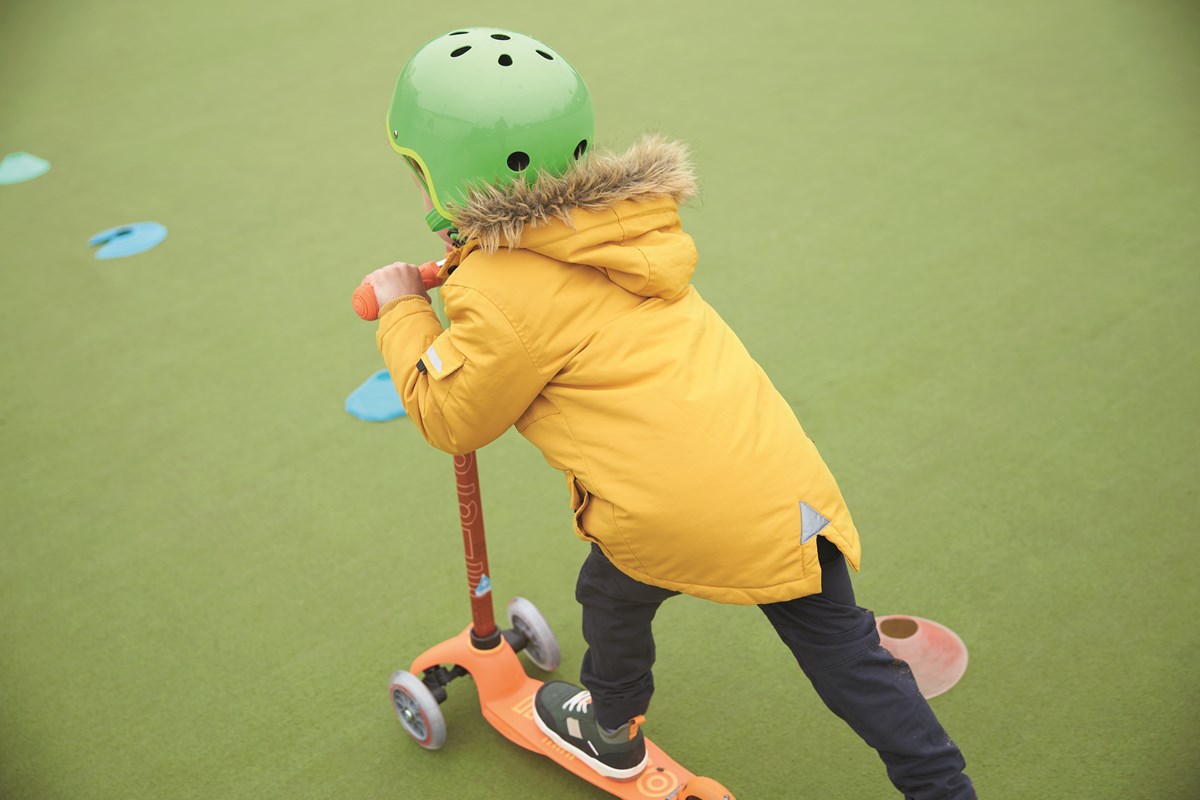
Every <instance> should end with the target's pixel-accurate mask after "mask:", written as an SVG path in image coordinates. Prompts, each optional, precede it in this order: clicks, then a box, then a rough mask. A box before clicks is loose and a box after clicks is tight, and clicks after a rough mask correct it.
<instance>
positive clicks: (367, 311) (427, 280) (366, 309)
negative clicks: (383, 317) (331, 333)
mask: <svg viewBox="0 0 1200 800" xmlns="http://www.w3.org/2000/svg"><path fill="white" fill-rule="evenodd" d="M441 269H442V265H441V264H440V263H438V262H437V261H426V262H425V263H424V264H422V265H421V266H419V267H417V271H418V272H420V273H421V283H423V284H425V288H426V289H433V288H436V287H438V286H441V285H442V282H441V281H440V280H438V272H439V271H440V270H441ZM350 303H351V305H353V306H354V313H355V314H358V316H360V317H362V318H363V319H365V320H366V321H368V322H370V321H371V320H375V319H379V299H378V298H377V297H375V287H373V286H371V284H369V283H364V284H363V285H362V286H359V287H358V288H357V289H355V290H354V297H353V298H351V300H350Z"/></svg>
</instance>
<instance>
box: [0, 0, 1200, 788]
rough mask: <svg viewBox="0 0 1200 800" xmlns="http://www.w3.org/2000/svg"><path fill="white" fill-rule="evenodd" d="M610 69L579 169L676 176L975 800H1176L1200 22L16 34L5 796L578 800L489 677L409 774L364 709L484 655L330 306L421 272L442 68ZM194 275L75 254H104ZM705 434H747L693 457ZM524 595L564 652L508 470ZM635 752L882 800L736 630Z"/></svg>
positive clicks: (457, 701)
mask: <svg viewBox="0 0 1200 800" xmlns="http://www.w3.org/2000/svg"><path fill="white" fill-rule="evenodd" d="M472 24H495V25H501V26H508V27H512V28H515V29H517V30H522V31H525V32H528V33H530V34H532V35H535V36H538V37H540V38H543V39H545V40H546V41H547V42H550V43H552V45H553V46H554V47H555V48H556V49H558V50H559V51H561V52H562V53H563V54H565V55H567V56H568V57H569V58H571V59H572V60H573V62H574V63H575V65H576V66H577V67H578V68H579V69H580V70H581V71H582V72H583V74H584V75H585V76H586V78H587V81H588V83H589V85H590V87H591V90H592V93H593V95H594V97H595V101H596V108H597V114H598V120H599V123H598V136H599V139H600V140H601V141H600V143H601V144H608V145H610V146H613V147H622V146H624V145H626V144H628V143H629V142H631V141H632V140H633V139H634V138H635V137H636V136H637V135H639V134H640V133H641V132H643V131H646V130H659V131H662V132H664V133H666V134H668V135H670V136H676V137H680V138H682V139H684V140H685V141H687V142H688V143H689V144H690V145H691V147H692V148H693V152H694V156H695V161H696V164H697V167H698V170H699V174H700V177H701V185H702V194H701V196H700V197H698V198H697V199H696V200H695V201H694V202H693V203H692V204H691V205H690V206H689V207H687V208H686V209H685V210H684V220H685V225H686V226H687V228H688V230H689V231H690V232H691V233H692V234H693V235H694V237H695V238H696V240H697V243H698V245H699V247H700V252H701V263H700V267H699V270H698V272H697V277H696V283H697V285H698V286H699V288H700V290H701V291H702V292H703V294H704V295H705V297H706V298H708V299H709V301H710V302H712V303H713V304H714V305H715V306H716V307H717V308H718V310H720V311H721V312H722V313H723V314H724V315H725V316H726V318H727V319H728V320H729V321H730V322H731V324H732V325H733V326H734V327H735V329H736V330H737V331H738V332H739V333H740V335H741V336H742V338H743V340H744V341H745V343H746V345H747V346H748V347H749V349H750V351H751V352H752V353H753V354H754V355H755V356H756V357H757V358H758V359H759V360H760V362H761V363H762V364H763V365H764V367H765V368H766V369H767V371H768V373H769V374H770V375H772V377H773V378H774V380H775V382H776V384H777V386H778V387H779V389H780V390H781V391H782V392H783V393H784V394H785V396H787V397H788V399H789V400H790V401H791V403H792V404H793V406H794V407H795V409H796V411H797V414H798V415H799V417H800V419H801V421H802V422H804V424H805V426H806V428H807V430H808V431H809V433H810V434H811V435H812V436H813V437H814V439H815V440H816V441H817V443H818V445H819V446H820V447H821V449H822V452H823V453H824V455H825V457H826V459H827V460H828V461H829V463H830V465H831V466H832V467H833V469H834V471H835V473H836V474H837V475H838V477H839V480H840V482H841V484H842V488H843V490H844V492H845V494H846V496H847V498H848V500H849V502H850V505H851V509H852V511H853V512H854V514H855V517H856V521H857V522H858V525H859V528H860V530H861V531H862V534H863V537H864V547H865V558H864V571H863V572H862V574H861V575H860V576H859V577H858V579H857V581H856V587H857V591H858V594H859V600H860V602H862V603H863V604H864V605H867V606H869V607H871V608H873V609H875V610H876V612H877V613H880V614H888V613H908V614H915V615H919V616H924V617H928V618H932V619H935V620H938V621H939V622H942V623H944V624H946V625H948V626H950V627H951V628H952V629H954V630H955V631H956V632H958V633H959V634H960V635H961V636H962V638H963V639H964V640H965V641H966V643H967V646H968V647H969V648H970V653H971V661H970V667H969V669H968V671H967V673H966V676H965V677H964V679H963V681H962V682H961V683H960V684H959V685H958V686H957V687H956V688H954V689H953V690H952V691H951V692H950V693H948V694H946V695H944V696H942V697H938V698H936V699H935V700H934V701H933V703H932V704H933V707H934V708H935V710H936V711H937V713H938V714H939V716H940V717H941V719H942V721H943V722H944V723H945V725H946V727H947V728H948V730H949V731H950V733H951V734H952V735H953V736H954V738H955V739H956V741H957V742H958V743H959V744H960V745H961V746H962V748H963V751H964V753H965V754H966V757H967V760H968V765H969V766H968V771H969V773H970V774H971V775H972V776H973V777H974V779H975V781H976V784H977V786H978V788H979V792H980V795H981V797H984V798H987V799H988V800H1008V799H1009V798H1013V799H1014V800H1015V799H1017V798H1087V799H1088V800H1094V799H1095V798H1112V799H1113V800H1128V799H1129V798H1154V800H1190V799H1191V798H1194V797H1196V796H1197V794H1198V793H1200V769H1198V767H1197V763H1198V761H1197V759H1196V757H1195V753H1194V749H1195V748H1194V743H1195V740H1196V738H1197V735H1198V734H1200V725H1198V724H1197V722H1196V711H1197V710H1198V708H1200V690H1198V689H1197V686H1198V684H1197V680H1196V678H1197V670H1196V665H1195V664H1196V662H1195V658H1196V653H1197V645H1198V644H1200V636H1198V635H1197V632H1196V631H1197V626H1196V625H1195V623H1194V619H1193V618H1194V615H1195V613H1196V611H1197V610H1198V609H1200V589H1198V588H1197V583H1196V581H1195V579H1194V576H1193V572H1194V569H1195V565H1196V563H1197V555H1198V550H1200V547H1198V545H1197V529H1198V527H1200V514H1198V513H1197V506H1196V490H1195V484H1196V481H1197V478H1198V477H1200V470H1198V467H1200V464H1198V456H1197V445H1198V441H1197V438H1198V437H1197V433H1196V420H1197V411H1198V410H1200V409H1198V403H1197V400H1198V390H1200V357H1198V355H1197V342H1198V341H1200V322H1198V317H1197V311H1196V309H1197V300H1198V299H1200V296H1198V292H1197V290H1198V288H1200V286H1198V283H1200V279H1198V277H1197V267H1198V266H1200V159H1198V158H1197V147H1196V145H1197V141H1198V137H1200V104H1198V103H1197V98H1198V97H1200V48H1198V47H1197V45H1198V44H1200V41H1198V31H1200V12H1198V11H1197V9H1196V7H1195V5H1194V4H1193V3H1188V2H1183V1H1182V0H1179V1H1177V2H1171V1H1170V0H1151V1H1148V2H1120V0H1061V2H1057V3H1045V2H1036V1H1035V0H1014V2H1008V3H1001V4H982V3H962V2H953V0H931V1H930V2H925V3H915V4H914V3H910V4H899V3H890V2H883V0H866V2H860V3H832V2H827V3H817V2H801V3H784V2H767V1H766V0H750V2H746V3H738V4H736V5H713V4H697V3H681V2H662V3H644V2H638V3H634V2H628V1H627V0H617V1H616V2H609V3H606V4H602V5H588V6H583V5H569V4H568V5H563V4H561V3H535V2H518V3H516V4H513V5H511V6H508V7H504V8H502V7H500V6H498V5H495V4H491V3H484V2H479V0H467V2H463V3H458V4H456V5H455V6H454V7H453V8H450V7H448V6H438V5H430V4H416V3H400V4H397V3H384V2H379V1H378V0H347V2H342V3H327V2H315V0H295V2H290V3H274V2H265V3H257V4H244V3H235V2H231V0H212V2H206V3H151V2H147V0H111V2H107V3H99V2H94V1H93V2H66V1H65V0H59V1H56V2H52V1H51V0H40V1H39V2H34V1H33V0H14V2H8V3H5V4H3V6H2V7H0V156H3V155H4V154H5V153H9V152H17V151H25V152H29V153H33V154H35V155H37V156H40V157H42V158H45V159H47V160H49V161H50V162H51V163H52V165H53V168H52V169H51V171H50V172H49V173H48V174H46V175H44V176H42V177H40V178H37V179H36V180H34V181H32V182H29V183H23V184H17V185H11V186H0V379H2V380H3V387H4V388H3V391H2V392H0V545H2V548H3V549H2V551H0V552H2V555H0V797H3V798H14V800H18V799H19V800H42V799H43V798H89V800H106V799H108V798H112V799H113V800H117V799H119V800H139V799H140V798H179V799H181V800H182V799H184V798H226V799H233V798H247V799H249V798H253V799H254V800H266V799H268V798H289V800H294V799H295V798H338V799H339V800H341V799H343V798H390V797H394V798H419V799H420V800H442V799H443V798H445V799H447V800H448V799H449V798H459V797H485V796H486V797H492V798H527V797H537V798H542V797H547V798H548V797H555V798H558V797H568V798H581V799H583V798H589V799H590V798H600V797H602V796H604V795H602V794H601V793H600V792H599V791H598V790H595V789H593V788H591V787H590V786H588V785H586V784H584V783H582V782H580V781H579V780H577V779H575V778H573V777H572V776H570V775H569V774H567V773H566V772H565V771H562V770H560V769H558V768H556V767H554V766H553V765H552V764H551V763H550V762H549V761H547V760H545V759H542V758H540V757H539V756H536V755H533V754H530V753H527V752H525V751H523V750H521V749H519V748H517V747H516V746H514V745H511V744H509V743H508V742H507V741H505V740H503V739H502V738H501V737H500V736H499V735H498V734H496V733H495V732H494V731H493V730H492V729H491V728H490V727H489V726H488V725H487V724H486V723H485V722H484V721H483V719H482V718H481V717H480V714H479V711H478V706H477V703H476V698H475V693H474V687H473V686H472V685H471V684H470V682H469V681H460V682H458V683H456V684H454V685H452V686H451V692H450V699H449V701H448V702H447V703H446V704H445V705H444V706H443V709H444V712H445V715H446V719H447V724H448V727H449V740H448V743H447V745H446V747H445V748H444V749H443V750H441V751H439V752H436V753H430V752H426V751H423V750H421V749H420V748H418V747H416V746H415V745H414V744H413V743H412V742H410V741H408V740H407V738H406V737H405V736H404V734H403V733H402V731H401V728H400V726H399V724H398V723H397V722H396V720H395V717H394V716H393V714H392V712H391V710H390V707H389V703H388V698H387V695H386V686H387V678H388V675H389V674H390V673H391V672H392V671H393V670H395V669H399V668H404V667H407V665H408V664H409V662H410V661H411V659H412V658H413V657H415V656H416V655H417V654H418V653H420V652H421V651H422V650H424V649H425V648H426V647H428V646H430V645H432V644H434V643H436V642H438V641H440V640H442V639H444V638H447V637H449V636H451V635H453V634H455V633H457V632H458V631H459V630H461V629H462V627H463V626H464V625H465V624H466V622H467V619H468V617H467V614H468V611H467V599H466V596H465V580H464V577H463V573H462V566H461V552H460V537H459V533H458V527H457V516H456V511H457V507H456V502H455V499H454V490H453V485H452V472H451V465H450V459H449V457H448V456H445V455H443V454H440V453H438V452H436V451H433V450H432V449H430V448H428V447H427V446H426V445H425V444H424V443H423V442H422V441H421V440H420V438H419V436H418V435H417V434H416V432H415V430H414V429H413V428H412V427H411V425H410V424H409V423H408V422H407V421H404V420H401V421H396V422H391V423H382V424H368V423H364V422H360V421H357V420H355V419H354V418H352V417H350V416H349V415H347V414H346V413H345V412H344V411H343V410H342V403H343V401H344V399H345V397H346V395H347V394H348V393H349V392H350V391H351V390H353V389H354V388H355V387H356V386H358V385H359V383H361V382H362V380H364V379H365V378H366V377H367V376H368V375H370V374H371V373H372V372H374V371H375V370H377V369H379V368H380V366H381V364H380V362H379V359H378V355H377V354H376V352H375V350H374V339H373V331H372V328H371V327H370V326H367V325H364V324H362V323H360V322H358V320H357V319H356V318H355V317H354V315H353V314H352V313H351V311H350V307H349V296H350V293H351V291H352V290H353V288H354V287H355V286H356V285H357V283H358V281H359V280H360V278H361V276H362V275H363V274H364V273H366V272H368V271H370V270H371V269H374V268H375V267H378V266H380V265H383V264H386V263H389V262H391V261H394V260H397V259H407V260H412V261H421V260H425V259H427V258H430V257H433V256H435V255H437V251H438V247H437V242H436V240H434V239H432V238H431V237H430V236H429V235H428V233H427V232H426V231H424V230H423V229H422V222H421V217H422V212H421V209H420V204H419V201H418V200H417V198H415V197H414V196H413V191H412V186H411V183H410V182H409V179H408V177H407V176H406V174H405V171H404V169H403V168H402V167H401V165H400V164H399V163H398V161H397V159H396V157H395V156H394V154H392V153H391V151H390V149H389V148H388V147H387V145H386V143H385V141H384V137H383V115H384V110H385V107H386V103H387V100H388V98H389V97H390V92H391V89H392V82H393V81H394V79H395V75H396V73H397V72H398V71H399V68H400V66H401V64H402V63H403V61H404V59H405V58H406V57H407V55H408V54H409V53H410V52H411V51H412V50H413V49H415V48H416V47H417V46H418V45H420V44H421V43H422V42H424V41H425V40H426V39H428V38H431V37H433V36H434V35H437V34H439V33H441V32H444V31H445V30H448V29H451V28H453V27H456V26H461V25H472ZM143 220H153V221H157V222H160V223H162V224H163V225H166V226H167V227H168V229H169V230H170V235H169V236H168V237H167V239H166V241H165V242H163V244H161V245H159V246H158V247H157V248H156V249H154V250H152V251H150V252H148V253H144V254H142V255H138V256H134V257H131V258H128V259H123V260H116V261H97V260H95V259H94V258H93V255H92V252H91V251H90V249H89V248H88V247H87V240H88V237H89V236H91V235H92V234H94V233H96V232H98V231H101V230H103V229H106V228H110V227H113V226H116V225H121V224H125V223H130V222H137V221H143ZM712 425H713V430H712V431H699V430H698V431H697V432H696V435H698V436H701V435H710V434H712V433H719V429H720V426H721V425H722V421H721V420H713V423H712ZM480 464H481V471H482V484H483V487H484V500H485V513H486V519H487V525H488V530H489V533H490V542H491V546H492V573H493V579H494V581H495V586H496V595H497V597H498V598H499V599H501V600H503V599H504V598H506V597H508V596H510V595H512V594H521V595H524V596H526V597H529V598H531V599H532V600H533V601H534V602H535V603H537V605H538V606H539V607H540V608H541V609H542V611H543V613H544V614H545V615H546V617H547V618H548V620H549V622H550V624H551V625H552V626H553V628H554V629H555V631H556V632H557V633H558V636H559V639H560V642H561V644H562V646H563V651H564V657H563V665H562V667H561V669H560V671H559V673H558V674H559V675H560V676H563V677H565V678H567V679H574V678H575V677H576V675H577V671H578V667H579V660H580V657H581V655H582V652H583V646H582V641H581V638H580V636H579V634H578V619H577V610H576V606H575V603H574V600H573V586H574V576H575V571H576V569H577V565H578V563H579V562H580V561H581V560H582V559H583V557H584V555H585V552H586V551H585V548H584V547H583V546H582V544H580V543H579V542H578V541H577V540H575V539H574V538H573V537H572V535H571V534H570V529H569V518H568V516H567V508H566V504H567V498H566V496H565V492H564V489H563V486H562V482H561V478H560V476H559V475H558V474H557V473H555V472H553V471H552V470H550V468H548V467H547V466H546V465H545V464H544V462H542V460H541V458H540V456H539V455H538V454H537V453H536V452H535V451H534V450H533V449H532V448H531V447H530V446H529V445H527V444H526V443H525V442H524V441H523V440H521V439H520V438H519V437H518V436H516V435H515V434H512V433H509V434H507V435H505V436H504V437H502V438H501V439H500V440H499V441H498V442H496V443H495V444H494V445H491V446H489V447H488V448H487V449H486V450H485V451H483V452H482V453H481V455H480ZM657 632H658V640H659V668H658V669H657V672H656V674H657V677H658V685H659V692H658V694H657V696H656V698H655V703H654V706H653V708H652V709H651V715H650V721H649V723H648V725H647V731H648V732H649V733H650V735H651V736H652V737H653V738H654V739H655V740H656V741H657V742H659V744H661V745H662V746H664V747H665V748H666V749H667V750H668V752H670V753H671V754H672V755H673V757H675V758H676V759H677V760H679V761H680V762H682V763H683V764H685V765H687V766H689V767H691V768H693V769H694V770H696V771H699V772H703V773H706V774H710V775H712V776H714V777H717V778H719V779H720V780H722V781H723V782H725V783H726V784H728V785H729V787H730V788H731V789H732V790H733V791H734V792H735V793H736V795H737V796H738V797H739V798H741V800H756V799H757V800H779V799H780V798H793V797H796V798H819V799H820V800H840V799H841V798H846V799H847V800H861V799H863V798H884V797H892V796H898V795H895V793H894V792H893V791H892V790H891V789H890V786H889V784H888V783H887V780H886V777H885V776H884V773H883V769H882V766H881V765H880V763H879V761H878V759H877V758H876V756H875V755H874V753H872V752H871V751H870V750H868V749H867V748H866V747H865V746H864V745H862V744H861V743H860V742H858V741H857V739H856V738H855V737H854V736H853V734H851V733H850V732H849V731H848V729H846V728H845V726H844V725H843V724H842V723H841V722H840V721H838V720H837V719H836V718H834V717H833V716H832V715H831V714H830V713H828V712H827V711H826V710H825V709H824V707H823V706H822V705H821V704H820V702H819V701H818V700H817V699H816V697H815V696H814V694H813V693H812V691H811V689H810V688H809V687H808V685H807V682H806V681H805V679H804V678H803V676H802V675H801V673H800V671H799V670H798V669H797V668H796V667H795V664H794V662H792V661H791V659H790V655H789V654H788V653H787V651H786V650H785V649H784V648H783V647H782V646H781V645H780V644H779V643H778V641H777V640H776V639H775V638H774V633H773V632H772V631H771V630H770V628H769V626H768V625H767V624H766V622H765V620H764V619H763V618H762V617H761V614H759V613H758V612H757V611H756V610H754V609H749V608H738V607H725V606H717V605H712V604H706V603H703V602H701V601H697V600H693V599H688V598H684V599H679V600H674V601H671V602H670V603H668V604H667V606H665V607H664V609H663V611H662V613H661V614H660V617H659V623H658V626H657Z"/></svg>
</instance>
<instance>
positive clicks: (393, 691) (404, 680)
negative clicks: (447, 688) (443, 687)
mask: <svg viewBox="0 0 1200 800" xmlns="http://www.w3.org/2000/svg"><path fill="white" fill-rule="evenodd" d="M388 694H390V695H391V697H392V708H393V709H395V711H396V716H397V717H398V718H399V720H400V724H401V725H403V726H404V731H405V733H407V734H408V735H409V736H410V737H411V738H412V740H413V741H414V742H416V743H417V744H419V745H421V747H424V748H425V749H426V750H437V749H439V748H441V746H442V745H444V744H445V743H446V718H445V717H443V716H442V709H441V707H440V706H438V701H437V699H436V698H435V697H434V696H433V693H432V692H430V691H429V687H427V686H426V685H425V683H424V682H423V681H422V680H421V679H420V678H418V677H417V676H416V675H413V674H412V673H411V672H405V671H404V670H400V671H399V672H396V673H395V674H393V675H392V680H391V683H390V685H389V686H388Z"/></svg>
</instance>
